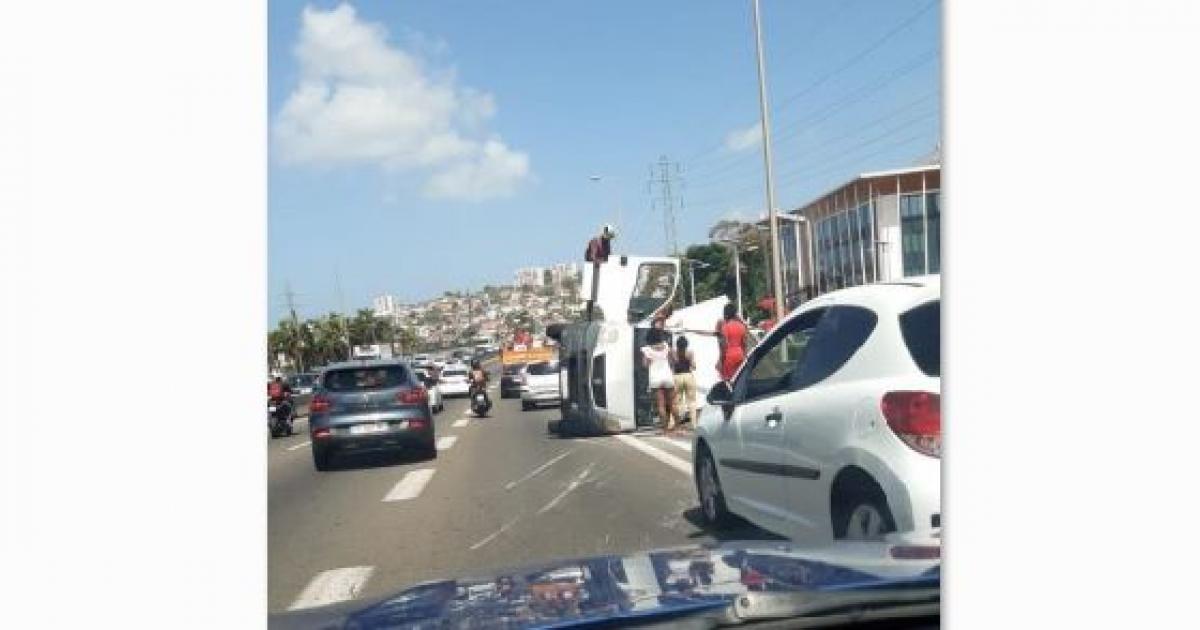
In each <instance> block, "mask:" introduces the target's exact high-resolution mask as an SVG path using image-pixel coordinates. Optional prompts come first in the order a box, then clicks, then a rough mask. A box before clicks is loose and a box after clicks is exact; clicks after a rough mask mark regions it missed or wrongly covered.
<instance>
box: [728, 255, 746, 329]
mask: <svg viewBox="0 0 1200 630" xmlns="http://www.w3.org/2000/svg"><path fill="white" fill-rule="evenodd" d="M730 247H733V284H734V286H735V287H737V288H736V291H737V307H738V319H743V320H744V319H746V316H745V314H744V313H743V312H742V258H741V256H739V255H738V246H737V243H736V242H733V243H730Z"/></svg>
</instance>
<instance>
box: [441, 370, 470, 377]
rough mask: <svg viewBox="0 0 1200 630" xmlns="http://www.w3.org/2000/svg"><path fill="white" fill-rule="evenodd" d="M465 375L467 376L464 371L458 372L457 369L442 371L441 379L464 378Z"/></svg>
mask: <svg viewBox="0 0 1200 630" xmlns="http://www.w3.org/2000/svg"><path fill="white" fill-rule="evenodd" d="M466 375H467V371H466V370H458V369H455V370H442V376H443V377H445V376H466Z"/></svg>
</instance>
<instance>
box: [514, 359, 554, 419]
mask: <svg viewBox="0 0 1200 630" xmlns="http://www.w3.org/2000/svg"><path fill="white" fill-rule="evenodd" d="M519 377H520V383H521V385H520V388H521V409H524V410H526V411H528V410H530V409H536V408H537V407H538V406H540V405H554V406H558V404H559V403H560V401H561V400H562V397H561V396H560V394H559V383H558V380H559V374H558V361H539V362H537V363H530V364H529V365H527V366H525V369H523V370H521V373H520V375H519Z"/></svg>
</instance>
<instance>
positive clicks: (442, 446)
mask: <svg viewBox="0 0 1200 630" xmlns="http://www.w3.org/2000/svg"><path fill="white" fill-rule="evenodd" d="M457 441H458V436H457V435H446V436H443V437H440V438H438V439H437V450H439V451H444V450H446V449H449V448H450V447H451V446H454V443H455V442H457Z"/></svg>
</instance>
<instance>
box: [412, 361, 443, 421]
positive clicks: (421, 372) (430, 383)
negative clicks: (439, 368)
mask: <svg viewBox="0 0 1200 630" xmlns="http://www.w3.org/2000/svg"><path fill="white" fill-rule="evenodd" d="M413 371H414V372H415V373H416V375H417V378H418V379H420V380H421V384H422V385H424V386H425V391H427V392H429V408H430V410H432V411H433V413H441V412H442V411H444V410H445V409H446V403H445V401H443V400H442V388H441V386H440V385H438V379H437V378H436V377H435V376H433V372H432V370H431V369H429V368H414V369H413Z"/></svg>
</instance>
